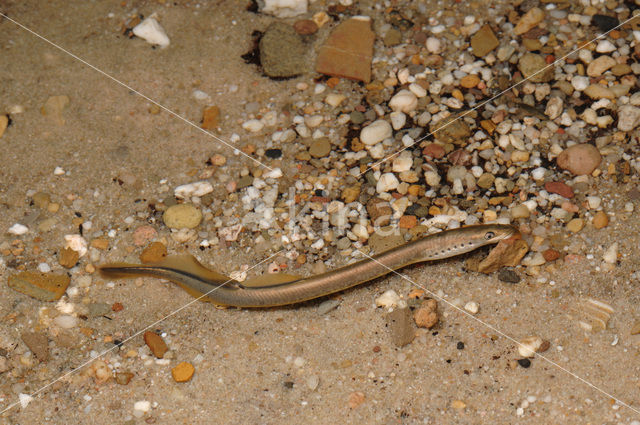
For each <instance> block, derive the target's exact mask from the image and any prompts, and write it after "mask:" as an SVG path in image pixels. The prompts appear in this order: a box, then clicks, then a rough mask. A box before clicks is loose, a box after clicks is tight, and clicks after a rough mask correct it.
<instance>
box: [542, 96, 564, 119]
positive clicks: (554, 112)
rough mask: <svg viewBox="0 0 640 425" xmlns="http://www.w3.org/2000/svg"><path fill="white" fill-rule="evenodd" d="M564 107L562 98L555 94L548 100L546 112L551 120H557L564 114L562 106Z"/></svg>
mask: <svg viewBox="0 0 640 425" xmlns="http://www.w3.org/2000/svg"><path fill="white" fill-rule="evenodd" d="M563 107H564V105H563V102H562V99H561V98H559V97H557V96H554V97H552V98H551V99H549V101H548V102H547V108H546V109H545V110H544V114H545V115H546V116H548V117H549V119H551V120H555V119H556V118H558V117H559V116H560V114H562V108H563Z"/></svg>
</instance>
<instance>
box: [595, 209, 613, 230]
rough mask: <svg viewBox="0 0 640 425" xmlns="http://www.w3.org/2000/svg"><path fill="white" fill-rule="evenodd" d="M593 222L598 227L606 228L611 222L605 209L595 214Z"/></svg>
mask: <svg viewBox="0 0 640 425" xmlns="http://www.w3.org/2000/svg"><path fill="white" fill-rule="evenodd" d="M591 223H592V224H593V227H595V228H596V229H602V228H605V227H607V225H608V224H609V216H607V213H605V212H604V211H598V212H597V213H595V215H594V216H593V221H592V222H591Z"/></svg>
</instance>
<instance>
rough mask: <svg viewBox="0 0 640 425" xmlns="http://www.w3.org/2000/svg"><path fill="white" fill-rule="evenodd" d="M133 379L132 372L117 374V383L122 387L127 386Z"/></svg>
mask: <svg viewBox="0 0 640 425" xmlns="http://www.w3.org/2000/svg"><path fill="white" fill-rule="evenodd" d="M131 379H133V373H131V372H116V382H117V383H118V384H120V385H127V384H129V382H131Z"/></svg>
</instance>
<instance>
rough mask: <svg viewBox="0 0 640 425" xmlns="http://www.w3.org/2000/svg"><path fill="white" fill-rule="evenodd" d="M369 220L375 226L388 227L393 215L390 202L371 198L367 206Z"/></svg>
mask: <svg viewBox="0 0 640 425" xmlns="http://www.w3.org/2000/svg"><path fill="white" fill-rule="evenodd" d="M366 208H367V213H369V219H370V220H371V223H372V224H373V225H374V226H386V225H388V224H389V220H390V218H391V216H392V214H393V211H392V210H391V206H390V205H389V202H387V201H385V200H384V199H381V198H376V197H374V198H371V199H369V201H368V202H367V205H366Z"/></svg>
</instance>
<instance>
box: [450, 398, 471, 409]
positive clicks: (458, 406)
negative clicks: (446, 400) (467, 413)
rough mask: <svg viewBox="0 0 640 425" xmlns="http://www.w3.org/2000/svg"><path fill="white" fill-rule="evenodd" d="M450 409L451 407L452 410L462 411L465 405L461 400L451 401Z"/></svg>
mask: <svg viewBox="0 0 640 425" xmlns="http://www.w3.org/2000/svg"><path fill="white" fill-rule="evenodd" d="M451 407H452V408H454V409H456V410H462V409H464V408H465V407H467V405H466V404H465V402H464V401H462V400H453V401H452V402H451Z"/></svg>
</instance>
